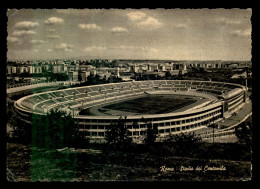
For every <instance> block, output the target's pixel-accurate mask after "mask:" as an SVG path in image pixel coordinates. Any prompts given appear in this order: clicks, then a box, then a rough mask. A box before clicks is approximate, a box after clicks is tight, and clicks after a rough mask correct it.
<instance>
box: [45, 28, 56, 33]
mask: <svg viewBox="0 0 260 189" xmlns="http://www.w3.org/2000/svg"><path fill="white" fill-rule="evenodd" d="M47 31H48V32H50V33H56V32H57V30H56V29H52V28H51V29H48V30H47Z"/></svg>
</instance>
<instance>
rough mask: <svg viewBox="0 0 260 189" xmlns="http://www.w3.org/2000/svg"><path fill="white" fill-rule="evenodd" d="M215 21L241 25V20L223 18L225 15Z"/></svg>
mask: <svg viewBox="0 0 260 189" xmlns="http://www.w3.org/2000/svg"><path fill="white" fill-rule="evenodd" d="M215 22H216V23H218V24H225V25H239V24H241V21H239V20H230V19H228V18H223V17H221V18H217V19H216V20H215Z"/></svg>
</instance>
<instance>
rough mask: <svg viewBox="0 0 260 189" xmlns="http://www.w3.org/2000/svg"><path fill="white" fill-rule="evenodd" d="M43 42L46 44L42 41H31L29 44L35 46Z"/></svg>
mask: <svg viewBox="0 0 260 189" xmlns="http://www.w3.org/2000/svg"><path fill="white" fill-rule="evenodd" d="M44 42H46V41H43V40H31V44H35V45H37V44H42V43H44Z"/></svg>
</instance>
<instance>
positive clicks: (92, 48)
mask: <svg viewBox="0 0 260 189" xmlns="http://www.w3.org/2000/svg"><path fill="white" fill-rule="evenodd" d="M103 50H107V48H106V47H101V46H91V47H85V48H84V49H83V51H85V52H92V51H103Z"/></svg>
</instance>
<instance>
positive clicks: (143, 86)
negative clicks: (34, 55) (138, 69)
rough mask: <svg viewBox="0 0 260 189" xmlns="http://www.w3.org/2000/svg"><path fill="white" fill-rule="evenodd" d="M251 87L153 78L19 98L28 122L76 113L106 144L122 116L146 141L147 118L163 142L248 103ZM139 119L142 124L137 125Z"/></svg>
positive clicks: (87, 131)
mask: <svg viewBox="0 0 260 189" xmlns="http://www.w3.org/2000/svg"><path fill="white" fill-rule="evenodd" d="M246 97H247V89H246V87H244V86H242V85H238V84H233V83H222V82H213V81H197V80H196V81H195V80H194V81H193V80H148V81H131V82H121V83H109V84H102V85H91V86H84V87H75V88H68V89H62V90H56V91H47V92H41V93H36V94H33V95H29V96H25V97H23V98H20V99H19V100H17V101H16V102H15V107H16V110H17V112H18V113H19V116H20V117H21V119H22V120H23V121H27V122H29V121H30V120H31V116H32V114H38V115H45V114H47V112H48V111H50V110H51V109H58V110H63V111H66V112H67V113H71V114H72V115H73V118H74V119H75V120H76V121H77V122H78V123H79V126H80V131H82V132H85V135H86V137H89V138H90V139H91V141H96V142H104V139H105V132H106V129H107V128H108V127H109V126H110V125H111V123H116V122H117V121H118V119H119V118H120V117H121V116H122V117H125V118H126V124H127V127H128V134H129V136H130V137H132V138H133V140H134V141H135V142H138V141H141V140H142V139H143V138H144V136H145V132H146V129H147V128H146V124H145V123H147V122H151V123H152V125H157V126H158V131H159V135H158V137H157V141H160V140H163V138H165V137H166V136H168V135H170V134H179V133H181V132H194V131H198V130H201V129H203V128H207V126H209V125H210V124H212V123H217V122H220V121H223V120H224V119H225V118H228V117H230V116H231V115H232V114H233V113H234V112H236V111H237V110H239V108H241V106H243V104H244V103H245V101H246ZM134 122H137V123H138V127H137V128H136V127H135V128H133V123H134Z"/></svg>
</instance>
